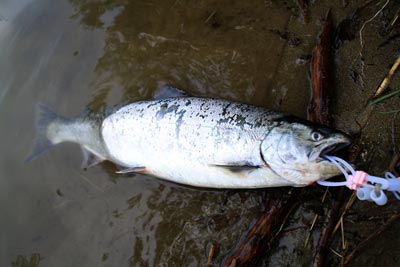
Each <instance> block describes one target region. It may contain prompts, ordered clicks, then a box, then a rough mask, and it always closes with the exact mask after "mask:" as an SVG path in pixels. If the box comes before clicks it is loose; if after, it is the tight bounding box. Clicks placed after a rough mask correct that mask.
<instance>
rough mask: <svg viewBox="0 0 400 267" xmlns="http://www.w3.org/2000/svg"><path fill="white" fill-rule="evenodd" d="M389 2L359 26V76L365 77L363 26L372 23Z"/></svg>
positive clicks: (388, 0)
mask: <svg viewBox="0 0 400 267" xmlns="http://www.w3.org/2000/svg"><path fill="white" fill-rule="evenodd" d="M389 2H390V0H387V1H386V3H385V4H384V5H383V6H382V7H381V9H379V10H378V12H376V13H375V15H374V16H373V17H371V18H370V19H368V20H367V21H366V22H364V24H363V25H362V26H361V29H360V52H359V56H360V58H361V76H362V77H365V74H364V61H363V50H364V40H363V35H362V32H363V30H364V28H365V26H366V25H367V24H368V23H370V22H371V21H373V20H374V19H375V18H376V17H377V16H378V15H379V13H381V12H382V10H383V9H384V8H385V7H386V6H387V5H388V4H389Z"/></svg>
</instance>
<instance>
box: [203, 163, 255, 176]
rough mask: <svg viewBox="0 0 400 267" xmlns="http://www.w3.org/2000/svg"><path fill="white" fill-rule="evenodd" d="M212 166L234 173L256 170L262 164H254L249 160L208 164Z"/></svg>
mask: <svg viewBox="0 0 400 267" xmlns="http://www.w3.org/2000/svg"><path fill="white" fill-rule="evenodd" d="M208 166H210V167H215V168H221V169H223V170H226V171H229V172H232V173H249V172H251V171H254V170H256V169H258V168H260V166H254V165H251V164H249V163H247V162H235V163H226V164H208Z"/></svg>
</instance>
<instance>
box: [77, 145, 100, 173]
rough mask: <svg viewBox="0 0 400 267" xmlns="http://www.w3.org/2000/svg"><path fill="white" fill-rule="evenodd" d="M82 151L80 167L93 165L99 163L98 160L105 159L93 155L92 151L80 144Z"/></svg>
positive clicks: (85, 167) (84, 167)
mask: <svg viewBox="0 0 400 267" xmlns="http://www.w3.org/2000/svg"><path fill="white" fill-rule="evenodd" d="M81 149H82V153H83V162H82V168H83V169H87V168H89V167H92V166H94V165H97V164H99V163H100V162H102V161H104V160H105V159H104V158H102V157H99V156H97V155H95V154H94V153H92V152H90V151H89V150H87V149H86V148H85V147H83V146H81Z"/></svg>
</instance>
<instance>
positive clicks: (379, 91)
mask: <svg viewBox="0 0 400 267" xmlns="http://www.w3.org/2000/svg"><path fill="white" fill-rule="evenodd" d="M399 66H400V56H398V57H397V59H396V61H395V62H394V64H393V66H392V67H391V68H390V70H389V73H388V74H387V75H386V77H385V78H384V79H383V81H382V82H381V84H380V85H379V87H378V89H376V93H375V95H374V97H377V96H379V95H381V94H382V92H383V91H384V90H385V89H386V88H387V87H388V85H389V83H390V81H391V79H392V77H393V75H394V74H395V73H396V71H397V69H398V68H399Z"/></svg>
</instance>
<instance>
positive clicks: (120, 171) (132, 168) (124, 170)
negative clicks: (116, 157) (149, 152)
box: [115, 167, 146, 174]
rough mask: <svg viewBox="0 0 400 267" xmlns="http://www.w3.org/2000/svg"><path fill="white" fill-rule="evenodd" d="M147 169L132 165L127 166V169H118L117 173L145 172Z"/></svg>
mask: <svg viewBox="0 0 400 267" xmlns="http://www.w3.org/2000/svg"><path fill="white" fill-rule="evenodd" d="M145 171H146V167H131V168H126V169H122V170H119V171H116V172H115V173H120V174H123V173H131V172H145Z"/></svg>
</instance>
